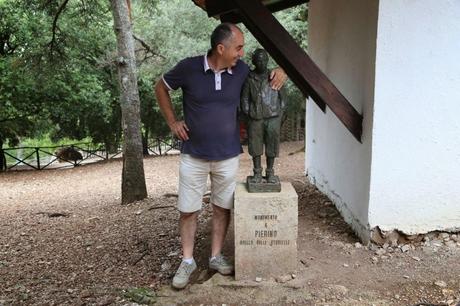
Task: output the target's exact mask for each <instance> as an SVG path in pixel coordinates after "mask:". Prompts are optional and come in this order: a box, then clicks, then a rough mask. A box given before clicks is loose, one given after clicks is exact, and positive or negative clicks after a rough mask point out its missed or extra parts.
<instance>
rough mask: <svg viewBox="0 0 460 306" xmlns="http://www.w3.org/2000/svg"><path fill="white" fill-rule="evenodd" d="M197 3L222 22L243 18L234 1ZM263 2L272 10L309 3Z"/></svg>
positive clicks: (296, 0) (303, 0)
mask: <svg viewBox="0 0 460 306" xmlns="http://www.w3.org/2000/svg"><path fill="white" fill-rule="evenodd" d="M192 1H193V2H195V4H196V5H198V6H199V7H201V8H202V9H203V10H205V11H206V12H207V14H208V16H209V17H215V18H218V19H220V20H221V21H222V22H232V23H239V22H242V21H243V19H242V17H241V15H240V14H239V12H238V7H237V6H236V5H235V4H234V2H233V1H220V0H192ZM247 1H252V0H247ZM261 2H262V4H263V5H264V6H265V7H266V8H267V9H268V10H269V11H270V12H271V13H274V12H278V11H281V10H285V9H288V8H291V7H294V6H297V5H299V4H303V3H307V2H308V0H262V1H261Z"/></svg>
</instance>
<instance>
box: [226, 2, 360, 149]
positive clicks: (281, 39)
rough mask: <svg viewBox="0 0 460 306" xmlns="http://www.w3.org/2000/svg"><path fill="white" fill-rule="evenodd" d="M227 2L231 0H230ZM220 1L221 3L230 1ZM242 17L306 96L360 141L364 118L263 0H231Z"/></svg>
mask: <svg viewBox="0 0 460 306" xmlns="http://www.w3.org/2000/svg"><path fill="white" fill-rule="evenodd" d="M227 1H228V0H227ZM227 1H221V2H227ZM228 2H232V3H233V4H234V5H235V6H236V7H237V8H238V11H239V14H240V15H241V17H242V18H243V23H244V24H245V25H246V27H247V28H248V29H249V30H250V31H251V33H252V34H253V35H254V37H255V38H256V39H257V40H258V41H259V42H260V44H261V45H262V46H263V47H264V48H265V49H266V50H267V51H268V52H269V53H270V55H271V56H272V57H273V59H274V60H275V61H276V62H277V63H278V65H280V66H281V67H282V68H283V69H284V70H285V71H286V73H287V74H288V76H289V77H290V79H291V80H292V81H293V82H294V83H295V84H296V86H297V87H298V88H299V89H300V90H301V91H302V93H303V94H304V95H306V96H308V95H309V96H311V97H312V98H313V100H314V101H315V103H316V104H317V105H318V106H319V107H320V108H321V109H322V110H323V111H325V109H326V107H325V105H327V106H329V108H330V109H331V110H332V112H333V113H334V114H335V115H336V116H337V117H338V119H339V120H340V121H341V122H342V123H343V124H344V125H345V127H346V128H347V129H348V130H349V131H350V132H351V134H352V135H353V136H354V137H355V138H356V139H357V140H358V141H359V142H361V134H362V121H363V117H362V116H361V115H360V114H359V113H358V112H357V111H356V110H355V109H354V108H353V106H352V105H351V104H350V102H348V100H347V99H346V98H345V97H344V96H343V95H342V93H341V92H340V91H339V90H338V89H337V87H335V85H334V84H333V83H332V82H331V81H330V80H329V79H328V78H327V76H326V75H325V74H324V73H323V72H322V71H321V70H320V69H319V68H318V66H316V64H315V63H314V62H313V60H312V59H311V58H310V57H309V56H308V55H307V54H306V53H305V51H304V50H303V49H302V48H301V47H300V46H299V45H298V44H297V43H296V41H295V40H294V39H293V38H292V36H291V35H290V34H289V33H288V32H287V31H286V30H285V29H284V27H283V26H282V25H281V24H280V23H279V22H278V21H277V20H276V18H275V17H274V16H273V15H272V14H271V12H270V11H269V10H268V9H267V8H266V7H265V6H264V5H263V4H262V2H261V1H260V0H250V1H248V0H231V1H228Z"/></svg>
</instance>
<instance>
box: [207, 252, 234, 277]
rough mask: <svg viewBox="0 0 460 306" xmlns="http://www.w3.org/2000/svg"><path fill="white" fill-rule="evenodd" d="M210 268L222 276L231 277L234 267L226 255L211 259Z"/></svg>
mask: <svg viewBox="0 0 460 306" xmlns="http://www.w3.org/2000/svg"><path fill="white" fill-rule="evenodd" d="M209 268H210V269H213V270H217V271H218V272H219V273H220V274H222V275H229V274H232V272H233V265H232V263H231V262H230V260H228V258H226V257H225V256H224V255H222V254H220V255H217V256H216V257H215V258H213V259H211V258H209Z"/></svg>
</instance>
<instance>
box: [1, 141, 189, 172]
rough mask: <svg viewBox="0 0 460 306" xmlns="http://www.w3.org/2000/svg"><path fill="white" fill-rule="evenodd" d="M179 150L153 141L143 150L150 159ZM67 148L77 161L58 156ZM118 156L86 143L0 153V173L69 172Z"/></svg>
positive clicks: (172, 144) (176, 144)
mask: <svg viewBox="0 0 460 306" xmlns="http://www.w3.org/2000/svg"><path fill="white" fill-rule="evenodd" d="M180 147H181V142H180V140H178V139H175V138H156V139H154V140H151V141H150V142H149V143H148V145H147V150H148V153H149V154H151V155H154V156H161V155H168V154H172V153H178V151H180ZM68 148H70V149H71V150H72V151H74V152H75V151H76V152H78V153H79V154H80V155H81V158H69V157H65V156H63V154H59V151H60V150H62V149H68ZM122 155H123V150H122V149H121V148H117V150H116V151H114V152H109V151H108V150H107V149H106V148H105V147H104V146H103V145H100V144H92V143H89V142H85V143H73V144H68V145H60V146H47V147H17V148H5V149H0V158H3V170H7V171H10V170H44V169H59V168H69V167H76V166H79V165H81V164H86V163H93V162H98V161H103V160H109V159H114V158H120V157H122ZM79 157H80V156H79ZM0 171H1V169H0Z"/></svg>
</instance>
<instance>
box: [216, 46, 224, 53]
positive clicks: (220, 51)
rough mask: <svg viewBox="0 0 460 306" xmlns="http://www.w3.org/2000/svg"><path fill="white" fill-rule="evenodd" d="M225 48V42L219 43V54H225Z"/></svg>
mask: <svg viewBox="0 0 460 306" xmlns="http://www.w3.org/2000/svg"><path fill="white" fill-rule="evenodd" d="M224 50H225V46H224V45H223V44H218V45H217V53H218V54H219V55H222V54H224Z"/></svg>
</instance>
